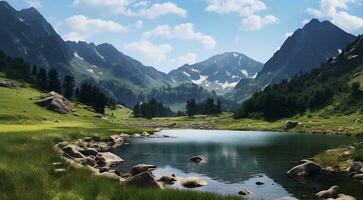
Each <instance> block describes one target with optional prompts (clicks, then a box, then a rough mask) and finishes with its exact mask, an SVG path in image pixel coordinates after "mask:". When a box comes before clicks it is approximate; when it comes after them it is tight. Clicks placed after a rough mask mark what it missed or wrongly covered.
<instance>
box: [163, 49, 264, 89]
mask: <svg viewBox="0 0 363 200" xmlns="http://www.w3.org/2000/svg"><path fill="white" fill-rule="evenodd" d="M262 66H263V64H262V63H259V62H257V61H255V60H253V59H251V58H249V57H247V56H246V55H243V54H240V53H236V52H227V53H223V54H220V55H216V56H213V57H211V58H209V59H207V60H205V61H203V62H200V63H196V64H194V65H188V64H186V65H183V66H182V67H180V68H178V69H176V70H173V71H171V72H170V73H169V76H170V77H171V79H173V80H174V81H175V82H192V83H194V84H197V85H200V86H202V87H204V88H206V89H207V90H209V91H215V92H216V93H217V94H225V93H227V92H228V91H230V90H231V89H232V88H234V87H235V86H236V85H237V83H238V82H239V81H240V80H241V79H246V78H253V77H255V76H256V75H257V73H258V72H259V71H260V70H261V69H262Z"/></svg>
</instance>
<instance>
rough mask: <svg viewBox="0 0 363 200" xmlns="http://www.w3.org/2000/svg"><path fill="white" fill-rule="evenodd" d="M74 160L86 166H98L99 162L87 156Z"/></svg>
mask: <svg viewBox="0 0 363 200" xmlns="http://www.w3.org/2000/svg"><path fill="white" fill-rule="evenodd" d="M74 161H76V162H78V163H80V164H81V165H84V166H91V167H96V166H97V162H96V161H95V160H94V159H92V158H90V157H86V158H76V159H74Z"/></svg>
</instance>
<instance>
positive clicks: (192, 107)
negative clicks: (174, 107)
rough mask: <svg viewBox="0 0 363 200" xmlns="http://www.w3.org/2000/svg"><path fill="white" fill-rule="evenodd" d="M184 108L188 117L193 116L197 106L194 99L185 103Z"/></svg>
mask: <svg viewBox="0 0 363 200" xmlns="http://www.w3.org/2000/svg"><path fill="white" fill-rule="evenodd" d="M185 108H186V110H187V111H186V113H187V115H188V116H194V115H196V114H197V112H198V106H197V103H196V101H195V99H191V100H189V101H187V105H186V107H185Z"/></svg>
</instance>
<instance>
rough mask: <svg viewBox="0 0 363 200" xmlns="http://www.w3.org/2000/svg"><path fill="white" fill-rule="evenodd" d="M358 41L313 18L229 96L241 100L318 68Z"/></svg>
mask: <svg viewBox="0 0 363 200" xmlns="http://www.w3.org/2000/svg"><path fill="white" fill-rule="evenodd" d="M355 38H356V37H355V36H354V35H351V34H349V33H347V32H345V31H343V30H342V29H340V28H339V27H337V26H335V25H334V24H332V23H331V22H329V21H323V22H320V21H319V20H317V19H313V20H311V21H310V22H309V23H308V24H306V25H305V26H304V27H303V28H301V29H298V30H297V31H295V32H294V33H293V35H292V36H290V37H289V38H287V40H286V41H285V42H284V44H283V45H282V46H281V48H280V50H278V51H277V52H276V53H275V54H274V55H273V56H272V58H271V59H269V60H268V61H267V62H266V64H265V65H264V67H263V69H262V71H261V72H260V73H259V74H258V75H257V77H256V78H255V79H250V80H241V81H240V83H238V84H237V86H236V87H235V89H234V91H232V92H231V93H229V94H228V97H229V98H230V99H234V100H237V101H242V100H244V99H246V98H248V97H250V96H251V95H252V94H253V93H255V92H256V91H259V90H262V89H263V88H265V87H266V86H268V85H270V84H272V83H278V82H280V81H281V80H283V79H290V78H292V77H293V76H295V75H297V74H299V73H304V72H308V71H310V70H311V69H314V68H318V67H320V65H321V64H322V63H324V62H326V61H327V60H328V59H329V58H331V57H334V56H337V55H338V54H339V53H340V52H341V50H342V49H343V48H345V46H346V45H347V44H349V43H350V42H352V41H353V40H354V39H355Z"/></svg>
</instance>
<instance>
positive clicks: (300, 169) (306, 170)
mask: <svg viewBox="0 0 363 200" xmlns="http://www.w3.org/2000/svg"><path fill="white" fill-rule="evenodd" d="M320 171H321V167H320V165H318V164H315V163H314V162H306V163H303V164H300V165H297V166H295V167H293V168H292V169H290V170H289V171H288V172H287V174H288V175H290V176H310V175H314V174H317V173H319V172H320Z"/></svg>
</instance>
